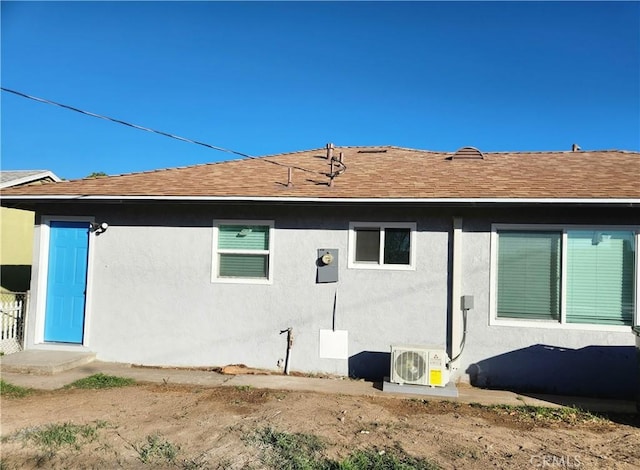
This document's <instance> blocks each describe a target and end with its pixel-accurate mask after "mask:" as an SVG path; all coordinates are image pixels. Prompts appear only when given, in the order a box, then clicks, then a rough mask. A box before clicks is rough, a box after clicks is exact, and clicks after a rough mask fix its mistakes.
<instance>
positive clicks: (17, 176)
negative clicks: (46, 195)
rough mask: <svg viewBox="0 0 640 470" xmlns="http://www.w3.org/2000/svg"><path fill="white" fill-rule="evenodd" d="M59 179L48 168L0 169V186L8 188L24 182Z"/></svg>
mask: <svg viewBox="0 0 640 470" xmlns="http://www.w3.org/2000/svg"><path fill="white" fill-rule="evenodd" d="M55 181H60V178H58V177H57V176H56V175H55V174H54V173H52V172H51V171H49V170H9V171H7V170H3V171H0V188H9V187H13V186H21V185H25V184H33V183H38V182H41V183H44V182H55Z"/></svg>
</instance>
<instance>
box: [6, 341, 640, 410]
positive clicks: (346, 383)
mask: <svg viewBox="0 0 640 470" xmlns="http://www.w3.org/2000/svg"><path fill="white" fill-rule="evenodd" d="M48 353H50V351H48ZM4 359H6V358H3V362H2V371H1V374H0V375H1V377H2V379H3V380H5V381H7V382H9V383H11V384H13V385H18V386H21V387H29V388H34V389H38V390H55V389H59V388H62V387H64V386H65V385H68V384H70V383H72V382H74V381H76V380H78V379H82V378H84V377H88V376H90V375H94V374H98V373H103V374H106V375H115V376H118V377H128V378H132V379H134V380H136V381H138V382H149V383H159V384H183V385H197V386H203V387H219V386H226V387H254V388H264V389H272V390H289V391H300V392H319V393H327V394H343V395H360V396H373V397H386V398H399V399H403V398H414V399H422V400H425V399H427V400H443V399H444V400H451V401H458V402H461V403H479V404H483V405H513V406H522V405H529V406H546V407H562V406H576V407H579V408H581V409H584V410H587V411H593V412H614V413H635V411H636V408H635V402H634V401H631V400H610V399H596V398H585V397H568V396H555V395H538V394H524V393H515V392H510V391H506V390H486V389H481V388H476V387H472V386H470V385H467V384H457V391H458V397H457V398H456V397H447V396H441V397H438V396H425V395H424V393H406V392H407V391H406V390H403V392H404V393H390V392H385V391H382V388H383V385H382V383H380V382H369V381H365V380H354V379H350V378H347V377H328V378H317V377H306V376H296V375H279V374H273V375H257V374H243V375H224V374H220V373H218V372H215V371H213V370H202V369H180V368H156V367H140V366H135V365H133V366H132V365H131V364H122V363H111V362H100V361H93V362H90V363H86V364H83V365H79V366H77V367H75V368H73V369H68V370H64V371H62V372H59V373H54V374H52V375H45V374H34V373H28V372H26V373H25V372H20V371H19V369H17V368H11V369H10V370H7V368H6V367H5V362H4ZM418 392H423V391H422V390H418Z"/></svg>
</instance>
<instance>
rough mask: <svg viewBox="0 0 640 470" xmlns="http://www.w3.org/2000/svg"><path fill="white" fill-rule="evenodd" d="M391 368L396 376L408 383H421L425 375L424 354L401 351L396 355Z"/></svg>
mask: <svg viewBox="0 0 640 470" xmlns="http://www.w3.org/2000/svg"><path fill="white" fill-rule="evenodd" d="M393 367H394V370H395V372H396V374H397V376H398V377H400V378H401V379H402V380H403V381H405V382H408V383H421V382H422V381H423V378H424V375H425V374H426V373H427V363H426V361H425V358H424V354H422V353H419V352H416V351H403V352H401V353H400V354H398V355H397V357H396V359H395V363H394V365H393Z"/></svg>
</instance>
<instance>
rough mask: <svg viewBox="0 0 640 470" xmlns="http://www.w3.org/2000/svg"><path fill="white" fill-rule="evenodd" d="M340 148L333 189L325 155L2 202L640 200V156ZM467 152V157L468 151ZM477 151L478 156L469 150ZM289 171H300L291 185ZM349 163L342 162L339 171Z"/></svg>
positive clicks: (35, 193)
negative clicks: (82, 200)
mask: <svg viewBox="0 0 640 470" xmlns="http://www.w3.org/2000/svg"><path fill="white" fill-rule="evenodd" d="M474 150H475V151H476V155H477V158H469V153H467V155H466V158H459V156H457V157H454V153H453V152H452V153H447V152H432V151H423V150H415V149H408V148H401V147H392V146H384V147H336V148H335V150H334V151H333V155H334V157H336V158H337V157H338V156H339V155H340V153H342V154H343V160H344V166H346V170H345V171H343V172H342V173H341V174H339V175H338V176H336V177H335V178H334V179H333V184H332V185H331V186H330V185H329V181H330V178H329V176H328V175H329V173H330V171H331V167H330V162H329V160H328V159H327V158H326V157H327V150H326V149H316V150H308V151H301V152H293V153H287V154H279V155H271V156H268V157H260V158H254V159H242V160H232V161H226V162H219V163H211V164H204V165H195V166H190V167H183V168H171V169H165V170H157V171H150V172H142V173H132V174H126V175H119V176H109V177H102V178H88V179H83V180H74V181H64V182H60V183H55V184H48V185H43V186H28V187H20V188H12V189H9V190H4V191H3V192H2V195H3V199H19V200H23V201H24V200H32V201H34V200H40V199H52V198H55V199H71V198H73V199H74V200H78V199H120V200H127V199H160V200H163V199H164V200H218V199H223V200H228V199H237V200H294V201H297V200H322V201H331V200H352V201H355V200H357V201H364V200H375V201H380V200H400V201H404V200H412V201H413V200H420V201H423V200H424V201H438V202H447V201H469V200H471V201H472V202H473V201H477V200H483V201H484V200H486V201H493V200H508V201H511V200H551V201H549V202H555V201H557V200H581V201H591V200H593V201H595V200H601V199H604V200H606V201H616V202H622V203H625V202H631V203H633V204H638V203H640V153H638V152H627V151H620V150H603V151H576V152H480V151H478V150H476V149H474ZM463 153H465V152H463ZM471 153H474V152H471ZM472 156H473V155H472ZM288 168H293V170H292V183H293V184H292V185H291V186H290V187H289V186H288V185H287V182H288ZM340 168H341V165H339V164H337V163H336V164H335V165H334V171H335V172H339V171H338V170H340Z"/></svg>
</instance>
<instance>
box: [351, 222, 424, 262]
mask: <svg viewBox="0 0 640 470" xmlns="http://www.w3.org/2000/svg"><path fill="white" fill-rule="evenodd" d="M415 234H416V224H415V223H413V222H393V223H391V222H389V223H387V222H385V223H378V222H351V223H349V268H358V269H360V268H361V269H401V270H402V269H404V270H412V269H415V264H416V263H415V258H416V253H415V251H416V250H415Z"/></svg>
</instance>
